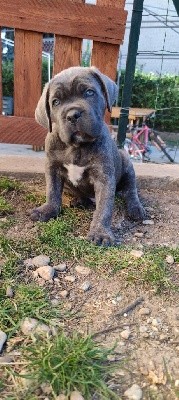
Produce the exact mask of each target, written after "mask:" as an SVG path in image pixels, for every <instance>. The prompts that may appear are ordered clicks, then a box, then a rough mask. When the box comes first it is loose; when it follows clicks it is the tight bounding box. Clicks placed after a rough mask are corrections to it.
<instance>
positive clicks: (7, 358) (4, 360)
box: [0, 354, 13, 365]
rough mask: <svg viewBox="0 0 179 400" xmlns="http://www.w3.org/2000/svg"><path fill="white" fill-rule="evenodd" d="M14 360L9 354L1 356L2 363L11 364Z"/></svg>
mask: <svg viewBox="0 0 179 400" xmlns="http://www.w3.org/2000/svg"><path fill="white" fill-rule="evenodd" d="M12 361H13V358H12V357H11V356H10V355H8V354H6V355H5V356H2V357H0V365H1V364H10V363H11V362H12Z"/></svg>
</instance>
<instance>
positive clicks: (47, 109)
mask: <svg viewBox="0 0 179 400" xmlns="http://www.w3.org/2000/svg"><path fill="white" fill-rule="evenodd" d="M116 96H117V86H116V84H115V83H114V82H113V81H112V80H111V79H110V78H108V77H107V76H106V75H103V74H101V72H100V71H99V70H98V69H97V68H94V67H91V68H84V67H71V68H68V69H66V70H64V71H62V72H60V73H59V74H57V75H56V76H55V77H54V78H53V79H52V80H51V81H50V82H49V83H47V84H46V86H45V87H44V90H43V93H42V96H41V98H40V100H39V102H38V105H37V108H36V112H35V117H36V120H37V122H38V123H39V124H40V125H42V126H43V127H45V128H48V129H49V131H50V132H51V131H52V128H53V129H55V131H56V132H58V134H59V137H60V139H61V140H62V141H63V142H64V143H66V144H67V145H68V144H74V145H78V144H80V143H83V142H91V141H94V140H95V139H96V138H97V137H99V136H100V135H101V131H102V126H103V119H104V113H105V110H106V108H107V109H108V110H109V111H111V107H112V105H113V103H114V101H115V99H116Z"/></svg>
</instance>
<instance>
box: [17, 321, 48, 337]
mask: <svg viewBox="0 0 179 400" xmlns="http://www.w3.org/2000/svg"><path fill="white" fill-rule="evenodd" d="M21 331H22V333H23V334H24V335H26V336H28V335H31V334H35V333H37V334H43V333H50V328H49V326H48V325H45V324H43V323H42V322H40V321H38V320H37V319H35V318H25V319H24V320H23V321H22V323H21Z"/></svg>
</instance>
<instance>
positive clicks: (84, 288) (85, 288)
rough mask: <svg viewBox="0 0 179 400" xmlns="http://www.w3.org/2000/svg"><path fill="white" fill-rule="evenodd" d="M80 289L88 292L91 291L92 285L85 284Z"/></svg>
mask: <svg viewBox="0 0 179 400" xmlns="http://www.w3.org/2000/svg"><path fill="white" fill-rule="evenodd" d="M80 289H81V290H83V292H87V291H88V290H90V289H91V283H90V282H88V281H86V282H83V283H82V285H81V286H80Z"/></svg>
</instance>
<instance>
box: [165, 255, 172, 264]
mask: <svg viewBox="0 0 179 400" xmlns="http://www.w3.org/2000/svg"><path fill="white" fill-rule="evenodd" d="M165 260H166V262H167V264H170V265H172V264H174V258H173V256H172V255H171V254H169V255H168V256H166V258H165Z"/></svg>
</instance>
